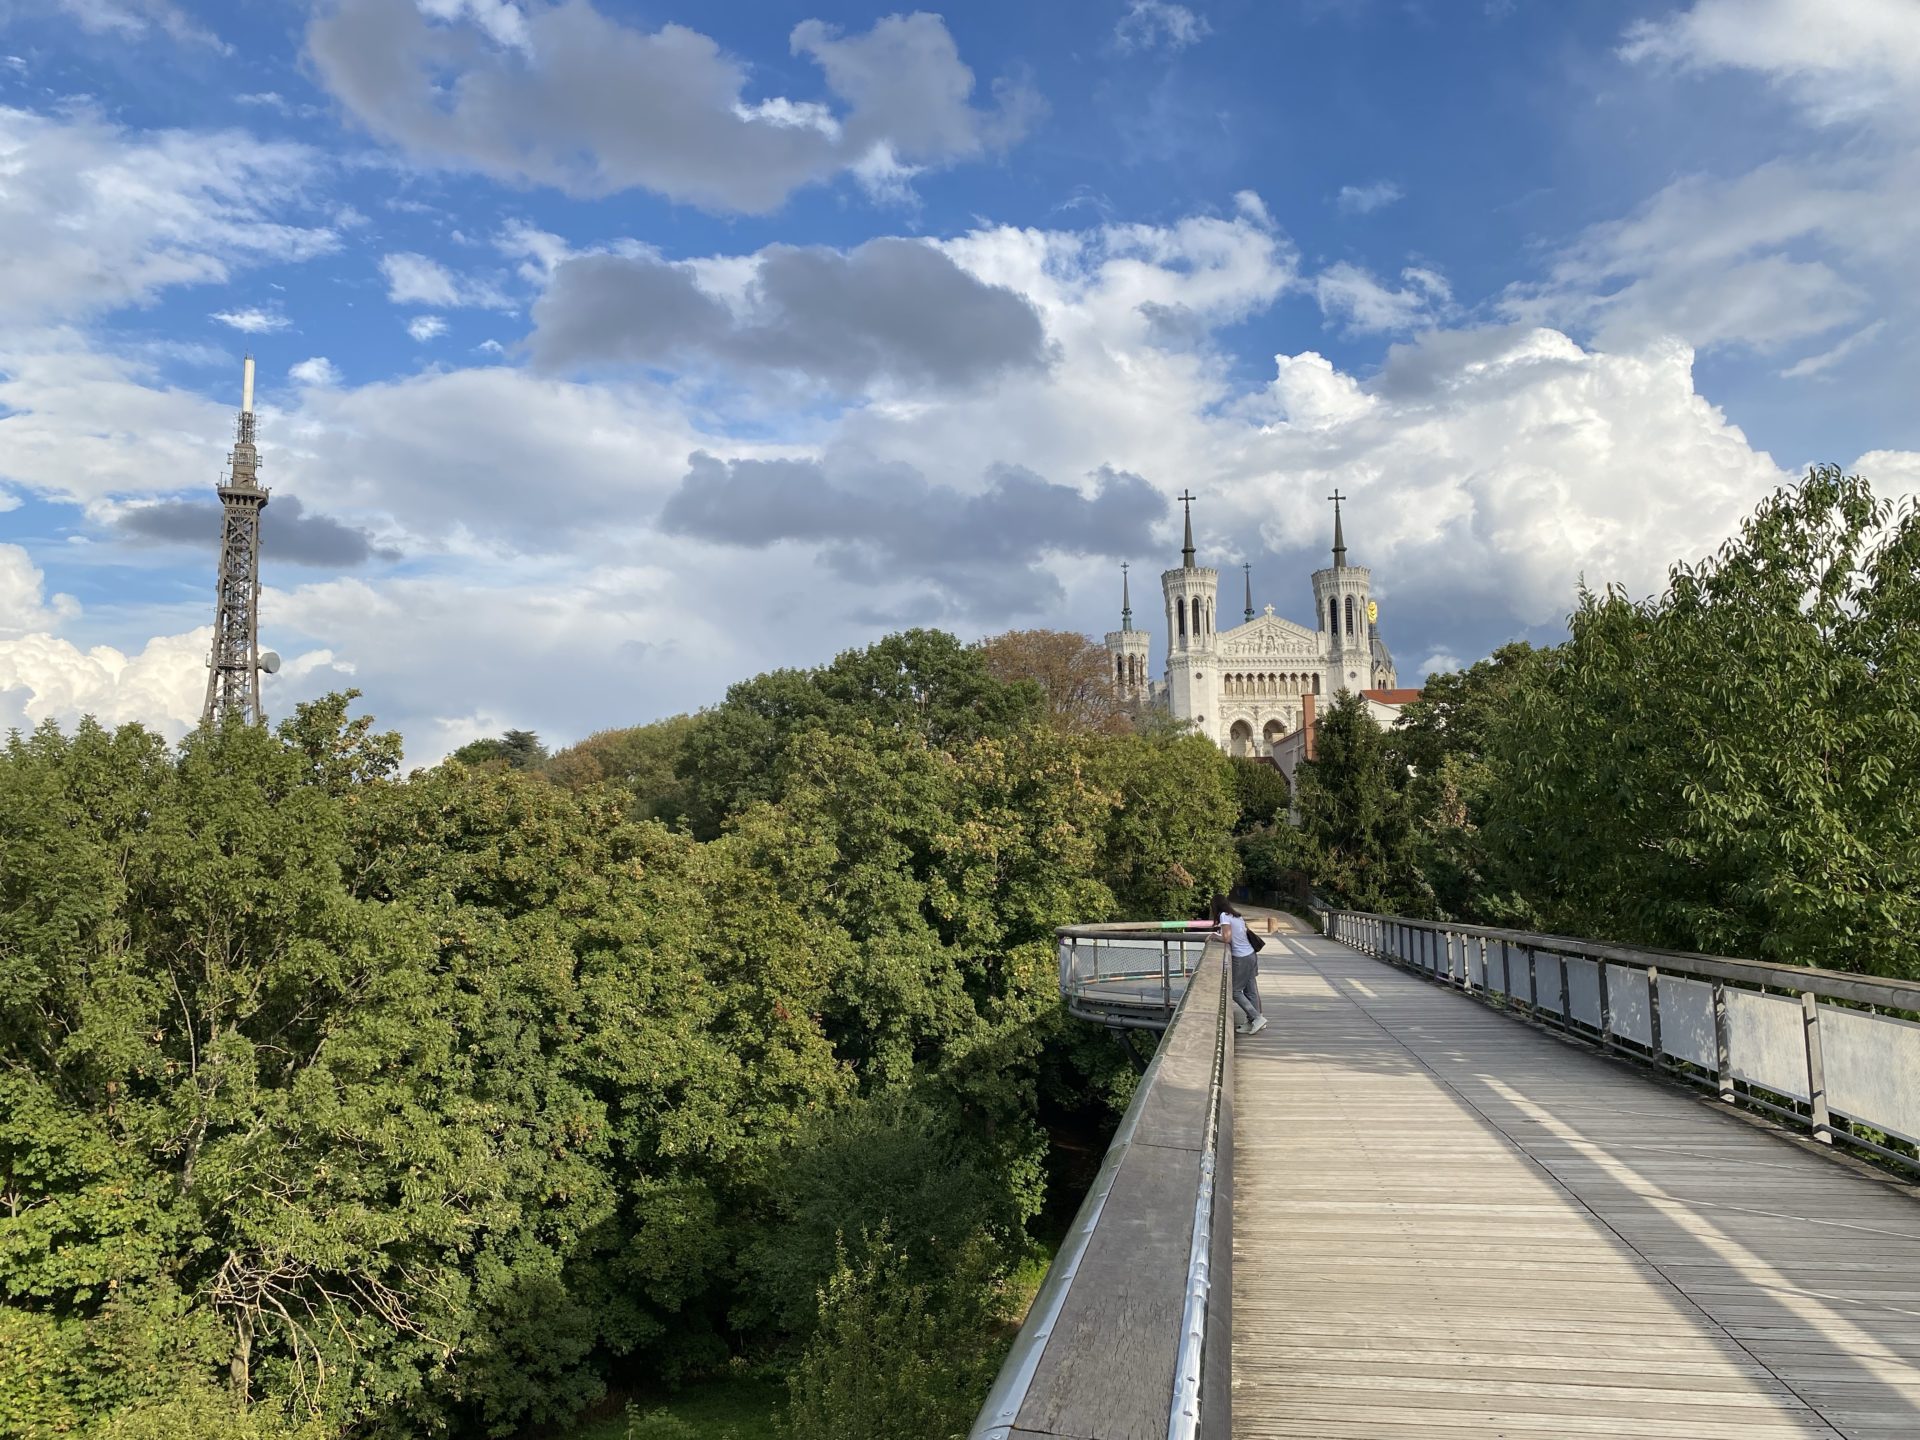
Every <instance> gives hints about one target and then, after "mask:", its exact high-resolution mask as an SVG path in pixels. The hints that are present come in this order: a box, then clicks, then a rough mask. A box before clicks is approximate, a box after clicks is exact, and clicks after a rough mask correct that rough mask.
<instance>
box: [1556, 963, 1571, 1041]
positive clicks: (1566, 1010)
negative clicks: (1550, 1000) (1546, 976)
mask: <svg viewBox="0 0 1920 1440" xmlns="http://www.w3.org/2000/svg"><path fill="white" fill-rule="evenodd" d="M1556 958H1557V959H1558V960H1559V961H1560V1028H1561V1029H1562V1030H1568V1031H1570V1030H1572V1029H1573V976H1572V974H1571V972H1570V968H1569V966H1568V965H1567V958H1568V957H1567V956H1565V955H1560V956H1557V957H1556Z"/></svg>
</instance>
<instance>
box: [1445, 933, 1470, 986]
mask: <svg viewBox="0 0 1920 1440" xmlns="http://www.w3.org/2000/svg"><path fill="white" fill-rule="evenodd" d="M1471 938H1472V937H1471V936H1468V935H1462V936H1461V937H1460V988H1461V989H1462V990H1465V991H1466V992H1467V994H1469V995H1471V994H1473V946H1471V945H1469V944H1468V943H1467V942H1468V941H1469V940H1470V939H1471ZM1447 949H1448V950H1452V949H1453V937H1452V936H1451V935H1449V936H1448V937H1447Z"/></svg>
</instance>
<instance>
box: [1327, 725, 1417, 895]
mask: <svg viewBox="0 0 1920 1440" xmlns="http://www.w3.org/2000/svg"><path fill="white" fill-rule="evenodd" d="M1313 742H1314V754H1313V759H1311V760H1308V761H1305V762H1303V763H1302V764H1301V765H1300V767H1299V769H1298V770H1296V771H1295V779H1296V780H1297V782H1298V785H1299V797H1300V798H1299V810H1300V829H1301V832H1302V835H1303V838H1304V841H1305V843H1306V845H1307V846H1308V847H1310V850H1309V853H1310V854H1311V856H1312V863H1313V867H1314V873H1313V878H1314V883H1315V884H1316V886H1317V887H1318V888H1319V889H1320V890H1321V892H1322V893H1324V894H1325V895H1326V896H1327V898H1328V899H1330V900H1333V901H1335V902H1336V903H1338V904H1341V905H1345V906H1349V907H1351V908H1354V909H1359V910H1377V911H1387V912H1391V911H1398V912H1400V913H1402V914H1408V913H1411V914H1424V913H1426V910H1427V908H1428V904H1429V901H1428V897H1427V891H1426V885H1425V882H1424V880H1423V878H1422V877H1421V875H1420V873H1419V870H1418V867H1417V865H1416V862H1415V856H1414V845H1413V826H1412V822H1411V818H1410V812H1409V807H1408V804H1407V800H1406V796H1405V794H1404V792H1403V790H1402V781H1403V778H1404V768H1403V767H1400V766H1399V763H1398V760H1397V757H1396V755H1395V753H1394V750H1393V748H1392V747H1391V746H1390V745H1389V744H1388V742H1387V739H1386V736H1385V735H1384V734H1383V733H1382V731H1381V729H1380V727H1379V725H1378V724H1377V723H1375V721H1374V719H1373V715H1372V713H1371V711H1370V710H1369V709H1368V707H1367V702H1366V700H1365V699H1364V698H1362V697H1361V696H1358V695H1354V694H1351V693H1349V692H1344V691H1343V692H1342V693H1341V694H1339V695H1337V696H1336V697H1334V700H1333V703H1332V704H1330V705H1329V706H1327V708H1326V709H1325V710H1323V711H1322V712H1321V713H1320V715H1319V717H1318V719H1317V720H1316V722H1315V725H1314V737H1313ZM1396 769H1400V770H1401V771H1402V773H1396Z"/></svg>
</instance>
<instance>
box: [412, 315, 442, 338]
mask: <svg viewBox="0 0 1920 1440" xmlns="http://www.w3.org/2000/svg"><path fill="white" fill-rule="evenodd" d="M446 333H447V322H446V321H445V320H443V319H441V318H440V317H439V316H438V315H416V316H414V317H413V319H411V320H409V321H408V322H407V334H409V335H411V336H412V337H413V338H414V339H415V340H417V341H419V342H420V343H421V344H422V345H424V344H426V343H427V341H429V340H437V339H439V338H440V337H441V336H442V335H444V334H446Z"/></svg>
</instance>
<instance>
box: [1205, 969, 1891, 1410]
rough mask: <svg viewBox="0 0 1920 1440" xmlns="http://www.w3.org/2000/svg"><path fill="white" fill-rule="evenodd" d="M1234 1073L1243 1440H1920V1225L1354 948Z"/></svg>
mask: <svg viewBox="0 0 1920 1440" xmlns="http://www.w3.org/2000/svg"><path fill="white" fill-rule="evenodd" d="M1261 963H1262V974H1261V978H1260V984H1261V990H1262V994H1263V996H1264V997H1265V998H1266V1001H1267V1008H1268V1013H1269V1015H1270V1016H1271V1017H1272V1019H1273V1024H1272V1025H1271V1026H1270V1027H1269V1028H1268V1029H1267V1030H1265V1031H1264V1032H1262V1033H1261V1034H1260V1035H1258V1036H1254V1037H1250V1038H1248V1037H1242V1038H1241V1040H1240V1041H1239V1043H1238V1046H1237V1049H1236V1056H1237V1058H1236V1062H1235V1065H1236V1096H1235V1100H1236V1104H1235V1130H1234V1134H1235V1142H1234V1151H1235V1167H1236V1175H1235V1185H1234V1222H1233V1237H1234V1239H1233V1249H1234V1266H1233V1304H1234V1342H1233V1368H1234V1427H1233V1433H1234V1434H1235V1435H1238V1436H1273V1437H1279V1436H1316V1437H1322V1440H1386V1437H1389V1436H1393V1437H1400V1436H1407V1437H1423V1440H1424V1437H1431V1440H1456V1437H1457V1440H1465V1437H1467V1436H1470V1435H1471V1436H1483V1435H1498V1436H1501V1437H1505V1440H1547V1437H1557V1440H1571V1437H1581V1436H1595V1437H1600V1436H1606V1437H1660V1440H1681V1437H1685V1440H1714V1437H1720V1436H1726V1437H1729V1440H1732V1437H1736V1436H1737V1437H1741V1440H1746V1437H1760V1440H1766V1437H1775V1436H1803V1435H1805V1436H1825V1437H1829V1440H1831V1437H1834V1436H1848V1437H1857V1440H1882V1437H1891V1436H1894V1435H1905V1436H1908V1437H1913V1436H1920V1205H1916V1204H1915V1194H1914V1191H1913V1190H1912V1189H1911V1187H1908V1186H1904V1185H1897V1184H1893V1183H1888V1182H1881V1181H1878V1180H1875V1179H1873V1178H1871V1177H1868V1176H1865V1175H1862V1174H1861V1173H1859V1172H1858V1171H1857V1170H1855V1169H1852V1168H1849V1167H1847V1166H1844V1165H1841V1164H1836V1163H1832V1162H1830V1161H1827V1160H1825V1159H1823V1158H1822V1157H1820V1156H1817V1155H1812V1154H1808V1153H1805V1152H1804V1151H1802V1150H1800V1149H1798V1148H1796V1147H1794V1146H1792V1145H1790V1144H1786V1143H1783V1142H1782V1141H1781V1140H1780V1139H1778V1138H1777V1137H1775V1136H1772V1135H1770V1134H1768V1133H1766V1132H1764V1131H1762V1130H1759V1129H1757V1128H1755V1127H1754V1126H1752V1125H1750V1124H1746V1123H1743V1122H1742V1121H1740V1120H1738V1119H1735V1118H1733V1117H1731V1116H1729V1115H1727V1114H1725V1113H1723V1112H1720V1111H1719V1110H1717V1108H1716V1107H1715V1106H1714V1105H1713V1104H1712V1102H1711V1101H1710V1100H1704V1099H1701V1098H1698V1097H1696V1096H1694V1095H1692V1094H1689V1093H1687V1092H1685V1091H1683V1090H1681V1089H1679V1088H1677V1087H1674V1086H1670V1085H1663V1084H1660V1083H1658V1082H1656V1081H1654V1080H1652V1079H1649V1078H1646V1077H1643V1076H1641V1075H1638V1074H1635V1073H1634V1072H1633V1071H1631V1070H1630V1069H1628V1068H1626V1067H1624V1066H1622V1065H1619V1064H1616V1063H1612V1062H1609V1061H1607V1060H1605V1059H1603V1058H1601V1057H1598V1056H1596V1055H1594V1054H1592V1053H1590V1052H1588V1051H1585V1050H1583V1049H1581V1048H1579V1047H1576V1046H1573V1045H1570V1044H1568V1043H1566V1042H1564V1041H1563V1040H1560V1039H1558V1038H1556V1037H1554V1036H1552V1035H1549V1034H1547V1033H1545V1032H1542V1031H1540V1030H1536V1029H1534V1028H1533V1027H1531V1026H1528V1025H1525V1024H1522V1023H1520V1022H1518V1021H1516V1020H1515V1019H1513V1018H1511V1017H1509V1016H1507V1015H1503V1014H1501V1013H1499V1012H1497V1011H1494V1010H1491V1009H1489V1008H1487V1007H1486V1006H1484V1005H1482V1004H1480V1003H1478V1002H1476V1001H1474V1000H1472V999H1470V998H1468V997H1466V996H1464V995H1461V994H1458V993H1456V992H1452V991H1449V990H1446V989H1443V988H1442V987H1440V986H1438V985H1436V984H1433V983H1432V982H1430V981H1426V980H1423V979H1420V978H1419V977H1417V976H1414V975H1411V974H1408V973H1407V972H1405V971H1402V970H1399V969H1396V968H1394V967H1392V966H1389V965H1386V964H1383V963H1380V962H1377V961H1374V960H1371V959H1369V958H1367V957H1364V956H1361V955H1359V954H1357V953H1356V952H1353V951H1351V950H1348V949H1347V948H1346V947H1345V946H1341V945H1336V944H1333V943H1330V942H1327V941H1323V940H1319V939H1317V938H1306V937H1293V936H1289V937H1286V938H1285V939H1284V941H1282V942H1281V943H1279V944H1275V945H1270V946H1269V948H1268V950H1267V951H1266V953H1265V954H1264V955H1263V956H1262V960H1261Z"/></svg>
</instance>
